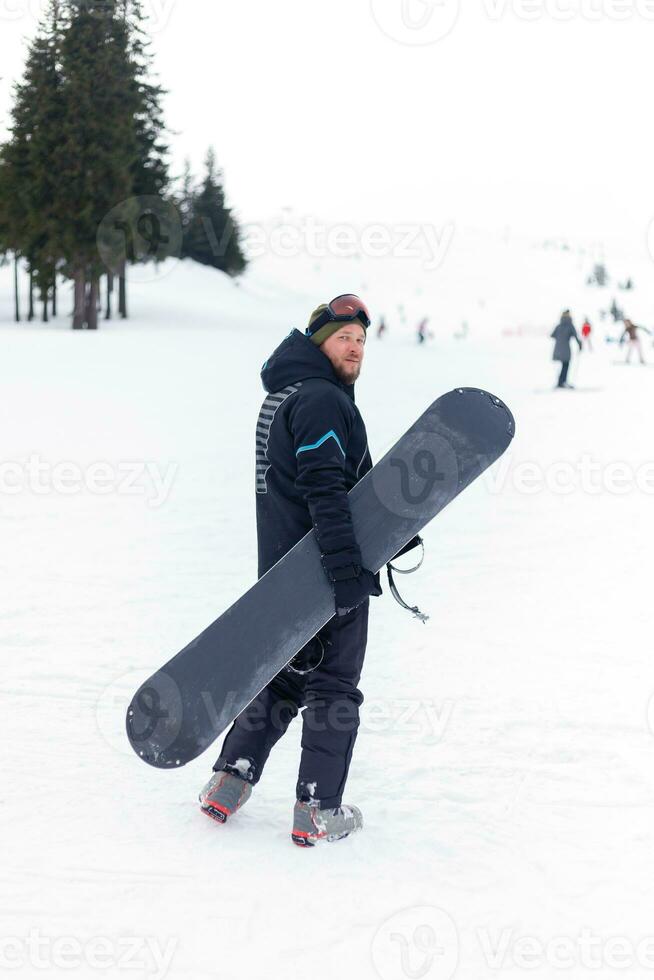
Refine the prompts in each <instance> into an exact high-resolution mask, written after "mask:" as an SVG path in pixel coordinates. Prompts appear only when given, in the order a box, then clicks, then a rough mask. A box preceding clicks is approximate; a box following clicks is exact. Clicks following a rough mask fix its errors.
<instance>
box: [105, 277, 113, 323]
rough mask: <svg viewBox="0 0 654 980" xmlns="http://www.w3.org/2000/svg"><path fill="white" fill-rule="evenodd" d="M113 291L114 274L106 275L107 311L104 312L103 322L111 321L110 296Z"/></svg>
mask: <svg viewBox="0 0 654 980" xmlns="http://www.w3.org/2000/svg"><path fill="white" fill-rule="evenodd" d="M113 291H114V274H113V272H108V273H107V309H106V311H105V315H104V318H105V320H111V294H112V293H113Z"/></svg>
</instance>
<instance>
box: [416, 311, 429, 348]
mask: <svg viewBox="0 0 654 980" xmlns="http://www.w3.org/2000/svg"><path fill="white" fill-rule="evenodd" d="M428 323H429V317H425V318H424V319H423V320H421V321H420V323H419V324H418V343H419V344H424V343H426V341H427V338H428V337H429V336H430V334H429V331H428V330H427V324H428Z"/></svg>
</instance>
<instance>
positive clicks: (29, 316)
mask: <svg viewBox="0 0 654 980" xmlns="http://www.w3.org/2000/svg"><path fill="white" fill-rule="evenodd" d="M27 319H28V320H29V321H30V323H31V322H32V320H33V319H34V272H33V270H32V269H30V305H29V310H28V312H27Z"/></svg>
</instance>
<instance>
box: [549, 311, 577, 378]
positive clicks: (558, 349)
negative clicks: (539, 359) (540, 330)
mask: <svg viewBox="0 0 654 980" xmlns="http://www.w3.org/2000/svg"><path fill="white" fill-rule="evenodd" d="M551 337H552V339H553V340H555V341H556V343H555V345H554V354H553V355H552V360H553V361H561V373H560V374H559V380H558V382H557V385H556V387H557V388H572V385H571V384H569V383H568V371H569V369H570V359H571V358H572V349H571V347H570V342H571V341H572V339H573V338H574V340H576V341H577V343H578V344H579V350H580V351H581V340H580V339H579V334H578V333H577V331H576V330H575V328H574V324H573V322H572V317H571V316H570V310H564V311H563V313H562V314H561V320H560V322H559V323H558V325H557V326H556V327H555V328H554V330H553V331H552V333H551Z"/></svg>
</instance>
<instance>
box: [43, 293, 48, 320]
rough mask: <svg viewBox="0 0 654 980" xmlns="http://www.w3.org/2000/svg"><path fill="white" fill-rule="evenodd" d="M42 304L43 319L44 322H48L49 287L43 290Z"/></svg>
mask: <svg viewBox="0 0 654 980" xmlns="http://www.w3.org/2000/svg"><path fill="white" fill-rule="evenodd" d="M41 304H42V310H43V312H42V314H41V320H42V322H43V323H47V322H48V290H47V289H44V290H43V291H42V292H41Z"/></svg>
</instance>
